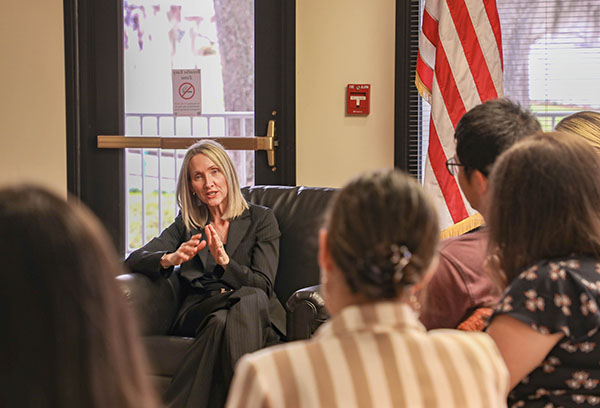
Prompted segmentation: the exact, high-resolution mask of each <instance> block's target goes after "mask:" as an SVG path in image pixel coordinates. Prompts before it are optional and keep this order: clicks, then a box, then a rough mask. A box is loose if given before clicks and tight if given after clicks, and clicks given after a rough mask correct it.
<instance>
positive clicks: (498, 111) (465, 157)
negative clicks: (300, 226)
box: [420, 99, 542, 330]
mask: <svg viewBox="0 0 600 408" xmlns="http://www.w3.org/2000/svg"><path fill="white" fill-rule="evenodd" d="M541 130H542V129H541V127H540V124H539V123H538V121H537V120H536V119H535V117H533V115H531V113H529V112H528V111H526V110H524V109H522V108H521V107H520V106H519V105H518V104H515V103H513V102H511V101H510V100H508V99H495V100H490V101H487V102H485V103H483V104H481V105H478V106H476V107H474V108H473V109H471V110H470V111H469V112H467V113H466V114H465V115H464V116H463V117H462V118H461V119H460V121H459V122H458V125H457V127H456V133H455V135H454V137H455V140H456V155H455V156H454V157H452V158H451V159H450V160H448V162H447V163H446V166H447V168H448V171H449V172H450V174H452V175H454V176H456V177H457V179H458V183H459V185H460V188H461V190H462V192H463V194H464V195H465V198H466V199H467V200H468V201H469V203H470V204H471V207H473V208H474V209H476V210H477V211H479V212H480V213H481V215H482V216H483V218H484V219H485V218H486V216H487V196H488V175H489V173H490V170H491V169H492V166H493V164H494V162H495V161H496V158H497V157H498V156H499V155H500V153H502V152H503V151H504V150H506V149H507V148H508V147H510V146H511V145H512V144H513V143H515V142H516V141H518V140H520V139H521V138H523V137H525V136H528V135H531V134H533V133H536V132H541ZM487 241H488V232H487V229H486V228H485V227H479V228H477V229H475V230H472V231H470V232H468V233H466V234H463V235H460V236H458V237H454V238H449V239H446V240H444V241H442V243H441V245H440V262H439V266H438V268H437V271H436V273H435V274H434V275H433V278H432V280H431V282H430V283H429V285H428V286H427V291H426V295H425V296H424V300H423V303H424V305H423V310H422V312H421V316H420V319H421V322H423V324H424V325H425V327H427V328H428V329H437V328H457V327H459V325H460V324H461V323H462V322H465V320H466V319H468V318H469V316H471V315H472V314H473V313H474V312H475V311H478V312H480V311H482V310H483V311H484V313H483V314H482V317H484V318H485V317H488V316H489V315H490V314H491V308H492V307H493V306H494V305H495V303H496V301H497V300H498V298H499V296H500V293H499V292H498V289H497V287H496V285H494V283H493V282H492V281H491V279H490V277H489V276H488V274H487V273H486V272H485V271H484V268H483V263H484V260H485V256H486V250H487ZM482 308H487V310H485V309H482ZM484 318H480V316H475V319H471V321H470V322H469V323H470V326H471V327H470V328H471V329H478V330H481V329H483V326H484V322H485V319H484ZM463 325H464V323H463Z"/></svg>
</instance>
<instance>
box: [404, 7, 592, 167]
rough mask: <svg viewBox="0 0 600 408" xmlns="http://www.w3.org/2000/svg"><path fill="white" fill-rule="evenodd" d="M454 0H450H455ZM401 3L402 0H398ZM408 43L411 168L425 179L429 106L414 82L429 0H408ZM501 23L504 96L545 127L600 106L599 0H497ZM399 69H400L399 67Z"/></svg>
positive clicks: (408, 149)
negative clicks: (426, 6)
mask: <svg viewBox="0 0 600 408" xmlns="http://www.w3.org/2000/svg"><path fill="white" fill-rule="evenodd" d="M450 1H451V0H450ZM399 3H403V2H401V1H399V2H397V4H399ZM409 4H410V6H409V9H410V12H409V13H408V15H407V18H406V20H405V21H406V24H408V31H409V32H410V35H408V36H407V38H404V39H400V38H397V41H405V42H406V44H405V46H406V47H407V53H406V55H407V56H408V58H407V61H406V63H407V65H408V66H409V67H410V81H411V87H410V90H409V91H408V93H407V98H408V102H407V105H408V107H407V109H408V121H407V122H408V124H407V129H406V130H407V132H406V134H404V135H402V134H398V132H397V134H396V142H397V143H398V138H402V137H404V138H405V141H404V143H406V144H407V152H406V155H407V159H406V160H407V166H406V167H407V168H406V169H407V170H408V171H409V172H410V173H411V174H413V175H415V176H416V177H418V178H419V179H422V174H423V168H424V164H425V159H426V154H427V146H428V140H429V105H428V104H427V102H425V101H423V100H422V99H421V98H420V96H419V95H418V93H417V90H416V88H415V86H414V75H415V65H416V58H417V53H418V38H419V27H420V21H419V19H420V18H421V16H422V10H423V7H424V0H409ZM497 7H498V12H499V15H500V24H501V26H502V48H503V55H504V95H505V96H506V97H508V98H510V99H512V100H514V101H517V102H519V103H520V104H521V105H522V106H524V107H526V108H528V109H530V110H531V111H533V112H534V113H535V114H536V115H537V117H538V119H539V120H540V122H541V123H542V127H543V128H544V130H547V131H549V130H552V129H553V128H554V125H555V124H556V123H557V122H558V121H559V120H560V119H562V118H563V117H564V116H567V115H569V114H571V113H573V112H577V111H580V110H600V0H528V1H526V2H524V1H522V0H497ZM397 72H398V70H397Z"/></svg>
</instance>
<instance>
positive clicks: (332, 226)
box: [227, 170, 508, 408]
mask: <svg viewBox="0 0 600 408" xmlns="http://www.w3.org/2000/svg"><path fill="white" fill-rule="evenodd" d="M438 234H439V230H438V220H437V215H436V212H435V209H434V208H433V206H432V204H431V203H430V202H429V201H428V200H427V198H426V197H425V194H424V193H423V191H422V189H421V186H420V185H419V184H418V182H416V181H415V180H413V179H412V178H411V177H409V176H408V175H406V174H403V173H400V172H398V171H393V170H389V171H381V172H374V173H369V174H366V175H363V176H360V177H358V178H356V179H354V180H353V181H351V182H350V183H349V184H348V185H346V186H345V187H344V188H343V189H342V190H341V191H340V193H339V194H338V195H337V196H336V198H335V199H334V200H333V203H332V206H331V208H330V211H329V217H328V220H327V221H326V225H325V227H324V228H323V229H322V230H321V232H320V235H319V248H320V251H319V264H320V266H321V280H322V285H323V286H322V290H323V296H324V298H325V302H326V304H327V308H328V309H329V312H330V313H331V316H332V318H331V320H330V321H328V322H326V323H325V324H324V325H323V326H321V327H320V328H319V330H318V331H317V333H316V334H315V336H314V337H313V338H312V339H310V340H306V341H300V342H294V343H288V344H285V345H279V346H274V347H272V348H269V349H265V350H261V351H258V352H256V353H253V354H249V355H247V356H244V357H243V358H242V359H241V360H240V362H239V364H238V366H237V369H236V374H235V377H234V380H233V383H232V388H231V392H230V395H229V399H228V404H227V405H228V407H230V408H237V407H278V408H279V407H350V406H356V407H417V406H424V407H432V406H440V407H441V406H443V407H449V408H451V407H467V406H472V407H488V408H489V407H503V406H505V404H506V399H505V396H506V392H507V386H508V374H507V371H506V367H505V366H504V363H503V361H502V359H501V357H500V355H499V353H498V350H497V349H496V347H495V346H494V343H493V341H492V340H491V339H490V338H489V336H488V335H486V334H484V333H465V332H460V331H453V330H434V331H431V332H427V331H426V330H425V328H424V327H423V325H422V324H421V323H420V322H419V320H418V318H417V316H416V314H415V312H414V311H413V309H412V307H411V303H412V304H413V307H415V306H414V305H416V303H415V298H414V294H415V291H416V290H417V289H418V288H420V287H421V286H423V285H425V284H426V281H427V279H428V276H429V274H430V273H431V272H432V271H433V270H434V268H435V261H433V259H434V257H435V253H436V246H437V241H438Z"/></svg>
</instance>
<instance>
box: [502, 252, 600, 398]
mask: <svg viewBox="0 0 600 408" xmlns="http://www.w3.org/2000/svg"><path fill="white" fill-rule="evenodd" d="M599 301H600V260H598V259H593V258H590V257H587V256H580V255H573V256H571V257H568V258H560V259H552V260H546V261H542V262H539V263H538V264H536V265H534V266H532V267H530V268H529V269H527V270H525V271H524V272H522V273H521V274H520V275H519V277H518V278H517V279H515V280H514V281H513V282H512V283H511V284H510V285H509V286H508V287H507V288H506V290H505V291H504V294H503V296H502V298H501V299H500V302H499V303H498V305H497V306H496V309H495V311H494V314H493V316H492V319H493V317H494V316H496V315H500V314H506V315H509V316H511V317H513V318H515V319H518V320H520V321H522V322H524V323H526V324H528V325H530V326H531V327H532V328H533V329H535V330H537V331H538V332H540V333H545V334H547V333H558V332H562V333H564V335H565V336H564V337H563V338H561V340H560V341H559V342H558V343H557V344H556V346H554V348H553V349H552V350H551V351H550V353H549V354H548V355H547V356H546V358H545V360H544V361H543V362H542V364H541V365H540V366H539V367H537V368H536V369H535V370H533V371H532V372H531V373H530V374H529V375H528V376H527V377H525V378H524V379H523V380H522V381H521V382H520V383H519V384H517V386H516V387H515V388H514V389H513V390H512V391H511V393H510V395H509V397H508V406H509V407H511V408H512V407H543V408H557V407H599V408H600V332H599V330H598V329H599V328H600V313H599V311H598V303H599Z"/></svg>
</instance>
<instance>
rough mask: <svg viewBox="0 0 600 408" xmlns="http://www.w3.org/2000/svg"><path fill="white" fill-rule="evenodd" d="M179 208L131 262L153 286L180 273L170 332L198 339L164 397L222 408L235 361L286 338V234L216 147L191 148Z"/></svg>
mask: <svg viewBox="0 0 600 408" xmlns="http://www.w3.org/2000/svg"><path fill="white" fill-rule="evenodd" d="M177 201H178V204H179V207H180V208H181V213H180V214H179V215H178V216H177V218H176V219H175V221H174V222H173V223H172V224H171V225H170V226H169V227H167V228H166V229H165V230H164V231H163V232H162V233H161V234H160V236H159V237H156V238H154V239H152V240H151V241H150V242H148V243H147V244H146V245H144V246H143V247H142V248H140V249H138V250H137V251H135V252H133V253H132V254H131V255H130V256H129V258H128V259H127V260H126V261H125V263H126V265H127V266H129V267H130V268H131V269H132V270H133V271H134V272H140V273H144V274H146V275H148V276H150V277H152V278H153V279H165V278H168V277H169V276H170V275H171V274H172V273H173V271H174V270H175V271H176V272H175V273H176V276H177V279H179V281H180V283H181V286H182V288H183V291H184V295H183V299H184V300H183V302H182V305H181V306H180V308H179V311H178V313H177V316H176V318H175V322H174V323H173V325H172V333H173V334H175V335H180V336H188V337H195V340H194V343H193V345H192V346H191V348H190V350H189V351H188V353H187V355H186V357H185V359H184V361H183V363H182V365H181V367H179V368H178V370H177V373H176V374H175V376H174V377H173V380H172V382H171V384H170V386H169V388H168V389H167V391H166V395H165V398H166V400H167V402H168V403H169V406H170V407H171V408H179V407H190V408H202V407H210V408H215V407H219V406H223V405H224V404H225V399H226V398H227V391H228V388H229V384H230V382H231V378H232V377H233V367H234V366H235V363H236V362H237V360H238V359H239V358H240V357H241V356H242V355H244V354H246V353H248V352H252V351H255V350H258V349H260V348H262V347H264V346H266V345H268V344H272V343H275V342H278V341H279V336H278V334H277V332H276V331H275V328H277V329H279V331H280V332H282V333H283V332H284V331H285V311H284V309H283V306H281V304H280V303H279V301H278V300H277V296H276V295H275V292H274V291H273V285H274V283H275V275H276V273H277V264H278V261H279V236H280V233H279V227H278V226H277V220H276V219H275V215H274V214H273V212H272V211H271V210H270V209H268V208H265V207H261V206H259V205H254V204H248V203H247V202H246V200H245V199H244V197H243V196H242V193H241V191H240V187H239V183H238V178H237V174H236V172H235V167H234V166H233V163H232V162H231V159H230V158H229V156H228V155H227V152H226V151H225V150H224V149H223V147H222V146H221V145H220V144H218V143H216V142H214V141H212V140H204V141H201V142H198V143H196V144H194V145H193V146H191V147H190V148H189V149H188V151H187V153H186V155H185V157H184V159H183V164H182V166H181V172H180V174H179V180H178V184H177ZM175 266H178V268H177V269H174V267H175Z"/></svg>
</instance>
